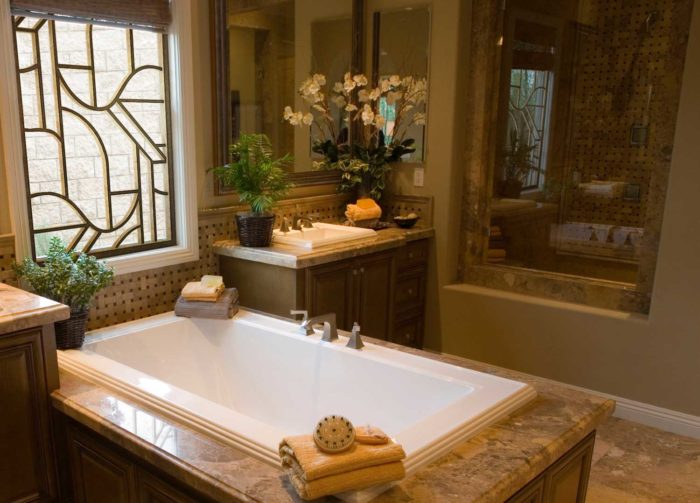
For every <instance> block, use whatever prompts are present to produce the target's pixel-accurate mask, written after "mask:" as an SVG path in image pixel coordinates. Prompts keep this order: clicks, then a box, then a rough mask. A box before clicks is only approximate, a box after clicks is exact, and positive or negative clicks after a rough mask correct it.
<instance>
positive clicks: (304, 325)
mask: <svg viewBox="0 0 700 503" xmlns="http://www.w3.org/2000/svg"><path fill="white" fill-rule="evenodd" d="M290 313H291V314H293V315H296V314H301V315H303V316H304V319H303V320H302V322H301V325H299V332H300V333H301V334H303V335H312V334H313V333H314V328H313V327H314V325H317V324H319V323H323V336H322V337H321V340H322V341H325V342H332V341H335V340H338V326H337V324H336V321H335V313H328V314H319V315H318V316H314V317H312V318H309V312H308V311H297V310H292V311H290Z"/></svg>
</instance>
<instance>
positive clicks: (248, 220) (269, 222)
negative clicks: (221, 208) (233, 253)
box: [236, 212, 275, 248]
mask: <svg viewBox="0 0 700 503" xmlns="http://www.w3.org/2000/svg"><path fill="white" fill-rule="evenodd" d="M274 225H275V215H274V214H273V213H252V212H240V213H236V226H237V227H238V240H239V241H240V242H241V245H242V246H249V247H255V248H258V247H262V246H270V243H271V242H272V229H273V227H274Z"/></svg>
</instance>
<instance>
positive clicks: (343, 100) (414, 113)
mask: <svg viewBox="0 0 700 503" xmlns="http://www.w3.org/2000/svg"><path fill="white" fill-rule="evenodd" d="M427 92H428V89H427V81H426V79H415V78H413V77H411V76H407V77H400V76H398V75H392V76H391V77H389V78H384V79H381V80H380V81H379V82H378V84H377V86H376V87H370V86H369V81H368V79H367V77H366V76H365V75H363V74H356V75H352V74H351V73H349V72H348V73H346V74H345V76H344V78H343V82H336V83H334V84H333V86H332V87H330V88H328V86H327V83H326V77H325V76H324V75H322V74H318V73H317V74H314V75H312V76H310V77H309V78H307V79H306V80H304V81H303V82H302V83H301V86H300V87H299V94H300V95H301V97H302V99H303V100H304V102H305V104H306V106H307V107H308V110H306V111H294V110H293V109H292V107H290V106H287V107H285V108H284V114H283V116H284V120H286V121H287V122H289V123H290V124H291V125H293V126H302V127H303V126H307V127H311V128H312V130H313V131H314V132H315V133H316V134H315V135H314V136H315V139H314V141H313V145H312V148H311V149H312V151H313V152H315V153H318V154H321V155H323V160H322V161H315V162H314V169H337V170H340V171H341V172H342V176H341V183H340V187H339V189H340V190H341V191H345V192H347V191H351V190H354V189H355V188H358V187H359V189H360V190H361V192H364V194H361V195H369V196H370V197H372V198H374V199H380V198H381V196H382V193H383V191H384V188H385V186H386V175H387V173H388V172H389V170H390V167H389V164H390V163H392V162H396V161H399V160H400V159H401V157H402V156H404V155H406V154H409V153H412V152H415V148H414V147H413V145H414V143H415V140H414V139H413V138H407V137H406V136H407V134H408V132H409V129H410V127H411V126H412V125H424V124H425V113H424V112H423V111H422V110H423V108H424V104H425V101H426V97H427ZM332 107H333V108H332ZM383 110H386V111H390V112H391V117H390V118H389V117H388V115H389V114H387V113H382V111H383ZM334 111H339V112H340V116H341V118H342V120H341V123H340V124H336V120H335V119H334V115H333V112H334ZM353 123H357V124H358V125H359V126H358V133H359V134H358V138H353V141H352V143H350V141H349V129H350V127H351V125H352V124H353Z"/></svg>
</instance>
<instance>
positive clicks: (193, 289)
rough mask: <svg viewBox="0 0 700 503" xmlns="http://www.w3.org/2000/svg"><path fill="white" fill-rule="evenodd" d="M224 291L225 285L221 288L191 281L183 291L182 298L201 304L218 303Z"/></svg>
mask: <svg viewBox="0 0 700 503" xmlns="http://www.w3.org/2000/svg"><path fill="white" fill-rule="evenodd" d="M223 291H224V285H223V283H222V284H221V285H220V286H218V287H217V286H204V285H202V282H201V281H191V282H189V283H187V284H186V285H185V288H183V289H182V293H181V294H180V295H182V298H183V299H185V300H198V301H201V302H216V301H217V300H219V296H220V295H221V292H223Z"/></svg>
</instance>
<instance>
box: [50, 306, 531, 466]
mask: <svg viewBox="0 0 700 503" xmlns="http://www.w3.org/2000/svg"><path fill="white" fill-rule="evenodd" d="M346 341H347V339H346V337H344V336H341V338H340V340H339V341H336V342H334V343H325V342H322V341H320V337H319V335H318V334H317V335H313V336H308V337H305V336H303V335H300V334H299V333H298V330H297V326H296V325H295V324H293V323H291V322H287V321H282V320H278V319H274V318H270V317H267V316H262V315H259V314H255V313H250V312H246V311H243V310H242V311H241V312H239V314H238V315H237V316H236V317H235V318H234V319H233V320H229V321H216V320H191V319H186V318H177V317H175V316H174V315H173V314H172V313H166V314H163V315H158V316H154V317H151V318H146V319H143V320H138V321H135V322H130V323H125V324H123V325H118V326H116V327H110V328H107V329H103V330H98V331H95V332H92V333H91V334H90V336H89V337H88V342H87V343H86V344H85V346H84V347H83V348H82V349H81V350H70V351H63V352H59V353H60V354H59V364H60V365H61V367H62V369H63V370H64V371H68V372H73V373H75V374H78V375H79V376H81V377H84V378H86V379H89V380H92V381H94V382H98V383H100V384H102V385H105V386H107V387H110V388H115V389H117V390H118V391H120V392H122V393H125V394H126V395H127V396H129V397H131V398H132V399H136V400H139V401H142V402H147V403H148V405H149V406H151V407H155V408H156V409H157V410H158V411H160V412H162V413H163V414H166V415H168V416H171V417H173V418H174V419H176V420H179V421H182V422H184V423H186V424H188V425H189V426H191V427H194V428H196V429H198V430H200V431H204V432H206V433H208V434H211V435H213V436H214V437H215V438H218V439H219V440H221V441H224V442H227V443H229V444H231V445H234V446H235V447H238V448H240V449H243V450H244V451H246V452H247V453H249V454H250V455H253V456H255V457H257V458H258V459H261V460H263V461H265V462H268V463H270V464H272V465H275V466H278V465H279V458H278V456H277V446H278V443H279V441H280V440H281V438H282V437H284V436H285V435H293V434H303V433H309V432H310V431H312V429H313V426H314V425H315V424H316V422H317V421H318V420H319V419H320V418H321V417H322V416H324V415H327V414H342V415H344V416H346V417H348V418H350V420H352V421H353V422H354V423H355V424H356V425H362V424H372V425H375V426H378V427H380V428H382V429H383V430H384V431H386V432H387V433H388V434H389V435H391V436H392V437H393V438H394V439H395V440H396V441H398V442H400V443H402V444H403V446H404V449H405V450H406V454H407V458H406V460H405V466H406V469H407V472H408V473H411V472H413V471H414V470H416V469H418V468H419V467H420V466H423V465H424V464H426V463H428V462H430V461H432V460H434V459H436V458H437V457H439V456H441V455H443V454H445V453H446V452H447V451H449V450H450V449H451V448H452V447H454V445H456V444H457V443H459V442H461V441H464V440H466V439H467V438H469V437H470V436H473V435H475V434H476V433H477V432H478V431H479V430H480V429H482V428H484V427H485V426H487V425H489V424H491V423H493V422H494V421H497V420H498V419H500V418H502V417H504V416H505V415H507V414H509V413H510V412H512V411H513V410H515V409H517V408H519V407H521V406H522V405H523V404H525V403H526V402H528V401H530V400H531V399H532V398H534V396H535V395H536V393H535V391H534V390H533V389H532V388H531V387H529V386H527V385H525V384H523V383H519V382H516V381H511V380H507V379H503V378H499V377H496V376H492V375H487V374H483V373H480V372H476V371H472V370H469V369H464V368H461V367H457V366H453V365H448V364H445V363H442V362H439V361H435V360H431V359H427V358H422V357H419V356H415V355H411V354H408V353H405V352H400V351H396V350H392V349H389V348H385V347H381V346H377V345H374V344H367V345H366V346H365V347H364V348H363V349H362V350H360V351H358V350H354V349H349V348H346V347H345V346H344V345H345V342H346Z"/></svg>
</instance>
